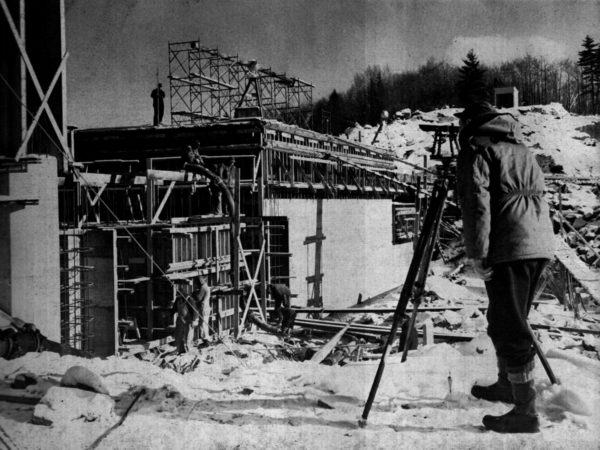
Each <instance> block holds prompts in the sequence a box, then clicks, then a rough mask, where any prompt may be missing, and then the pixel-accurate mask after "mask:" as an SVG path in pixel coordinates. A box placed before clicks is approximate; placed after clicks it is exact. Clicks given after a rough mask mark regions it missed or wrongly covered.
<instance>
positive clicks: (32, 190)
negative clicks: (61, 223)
mask: <svg viewBox="0 0 600 450" xmlns="http://www.w3.org/2000/svg"><path fill="white" fill-rule="evenodd" d="M25 167H26V170H23V171H19V172H6V173H0V191H1V192H2V193H1V195H0V202H1V203H2V205H1V206H0V213H1V214H0V307H1V308H2V309H3V310H4V311H6V312H7V313H9V314H11V315H12V316H15V317H19V318H20V319H22V320H25V321H27V322H32V323H35V324H36V326H37V327H38V328H39V329H40V330H42V332H43V333H44V334H45V335H46V336H47V337H48V338H50V339H54V340H59V339H60V301H59V300H60V291H59V280H60V264H59V248H58V234H59V228H58V217H57V212H58V190H57V183H58V178H57V176H56V171H57V168H56V158H54V157H52V156H40V157H39V160H38V162H36V163H33V162H31V163H29V164H27V165H26V166H25Z"/></svg>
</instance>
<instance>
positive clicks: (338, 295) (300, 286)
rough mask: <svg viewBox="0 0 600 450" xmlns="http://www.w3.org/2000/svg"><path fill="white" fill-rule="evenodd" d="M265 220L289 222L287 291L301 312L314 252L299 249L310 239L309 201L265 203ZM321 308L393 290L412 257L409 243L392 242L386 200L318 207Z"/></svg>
mask: <svg viewBox="0 0 600 450" xmlns="http://www.w3.org/2000/svg"><path fill="white" fill-rule="evenodd" d="M265 206H266V214H267V215H270V216H286V217H287V218H288V221H289V230H288V233H289V251H290V253H292V255H293V257H292V258H291V261H290V277H291V278H290V289H291V290H292V292H295V293H297V294H298V298H297V300H296V301H295V302H292V303H295V304H297V305H298V306H305V305H306V299H307V298H310V297H311V293H310V292H307V283H306V278H307V277H309V276H311V275H312V274H314V267H315V256H316V255H315V250H314V248H311V246H308V245H306V244H305V240H306V238H307V237H308V236H311V235H314V234H315V229H316V226H317V202H316V201H315V200H314V199H269V200H266V202H265ZM322 222H323V225H322V230H323V234H324V235H325V240H324V241H323V244H322V254H321V258H322V263H321V266H322V271H323V274H324V277H323V280H322V292H323V303H324V306H326V307H328V308H336V307H343V306H349V305H351V304H354V303H355V302H356V299H357V297H358V295H359V294H362V296H363V298H368V297H372V296H375V295H377V294H380V293H381V292H384V291H387V290H389V289H392V288H394V287H396V286H399V285H400V284H402V282H403V281H404V278H405V276H406V271H407V270H408V266H409V264H410V258H411V257H412V243H410V242H409V243H404V244H397V245H394V244H393V242H392V240H393V239H392V238H393V236H392V233H393V231H392V202H391V200H390V199H339V200H335V199H329V200H324V201H323V215H322Z"/></svg>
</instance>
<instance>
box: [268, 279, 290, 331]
mask: <svg viewBox="0 0 600 450" xmlns="http://www.w3.org/2000/svg"><path fill="white" fill-rule="evenodd" d="M267 294H269V295H270V296H271V297H272V298H273V300H275V317H277V323H282V321H283V316H284V314H283V312H282V305H283V308H285V309H290V297H291V295H292V293H291V291H290V289H289V288H288V287H287V286H286V285H284V284H269V285H268V286H267Z"/></svg>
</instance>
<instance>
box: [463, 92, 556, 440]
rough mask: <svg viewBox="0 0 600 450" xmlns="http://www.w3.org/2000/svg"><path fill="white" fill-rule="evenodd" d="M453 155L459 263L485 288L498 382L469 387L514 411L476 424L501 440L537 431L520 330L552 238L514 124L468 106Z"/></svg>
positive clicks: (530, 351) (482, 105) (538, 179)
mask: <svg viewBox="0 0 600 450" xmlns="http://www.w3.org/2000/svg"><path fill="white" fill-rule="evenodd" d="M458 116H459V118H460V125H461V131H460V134H459V143H460V153H459V155H458V159H457V194H458V199H459V203H460V207H461V213H462V219H463V237H464V241H465V248H466V253H467V257H468V258H470V259H471V262H472V265H473V269H474V270H475V273H476V274H477V275H478V276H479V277H480V278H482V279H483V280H485V286H486V291H487V294H488V297H489V307H488V312H487V319H488V335H489V336H490V338H491V340H492V342H493V344H494V348H495V350H496V356H497V360H498V369H499V370H498V371H499V375H498V381H497V382H496V383H494V384H492V385H491V386H477V385H476V386H473V389H472V390H471V393H472V394H473V395H474V396H475V397H477V398H481V399H485V400H489V401H504V402H507V403H514V404H515V407H514V408H513V409H512V410H511V411H510V412H509V413H507V414H504V415H501V416H490V415H488V416H485V417H484V418H483V424H484V425H485V426H486V427H487V428H489V429H492V430H495V431H498V432H504V433H532V432H536V431H539V419H538V417H537V413H536V409H535V396H536V392H535V389H534V380H533V364H534V356H535V348H534V346H533V336H532V335H531V332H530V329H529V325H528V323H527V315H528V314H529V310H530V308H531V303H532V301H533V296H534V292H535V289H536V285H537V283H538V281H539V278H540V276H541V273H542V271H543V269H544V266H545V265H546V263H547V261H548V260H549V259H550V258H551V257H552V256H553V248H552V243H553V241H554V235H553V232H552V225H551V221H550V216H549V209H548V205H547V204H546V202H545V201H544V197H543V195H544V193H543V191H544V188H545V185H544V177H543V174H542V171H541V169H540V167H539V166H538V164H537V162H536V160H535V158H534V156H533V155H532V154H531V153H530V152H529V150H528V149H527V147H525V146H524V145H523V144H522V143H520V141H519V139H518V123H517V121H516V119H515V118H514V117H513V116H512V115H510V114H503V113H500V112H499V111H497V110H496V109H494V108H493V107H492V106H491V105H490V104H489V103H486V102H479V103H473V104H471V105H468V106H467V107H466V108H465V110H464V111H463V112H462V113H461V114H460V115H458Z"/></svg>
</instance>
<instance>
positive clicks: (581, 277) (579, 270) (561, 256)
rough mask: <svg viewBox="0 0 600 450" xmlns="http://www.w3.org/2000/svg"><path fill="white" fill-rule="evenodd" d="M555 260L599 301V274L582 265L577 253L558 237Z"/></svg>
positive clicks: (584, 264)
mask: <svg viewBox="0 0 600 450" xmlns="http://www.w3.org/2000/svg"><path fill="white" fill-rule="evenodd" d="M555 256H556V259H557V260H558V261H559V262H560V263H561V264H562V265H563V266H564V267H565V268H566V269H567V270H568V271H569V272H570V273H571V275H573V277H574V278H575V279H576V280H577V281H578V282H579V284H581V285H582V286H583V287H584V288H585V290H586V291H587V292H588V293H589V294H590V295H591V296H592V297H593V298H594V299H595V300H596V301H600V272H598V271H595V270H592V269H591V268H590V267H588V265H587V264H586V263H584V262H583V261H582V260H581V259H579V256H577V252H576V251H575V250H574V249H572V248H571V247H569V246H568V245H567V243H566V242H565V241H564V240H563V239H562V238H560V237H557V238H556V251H555Z"/></svg>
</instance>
